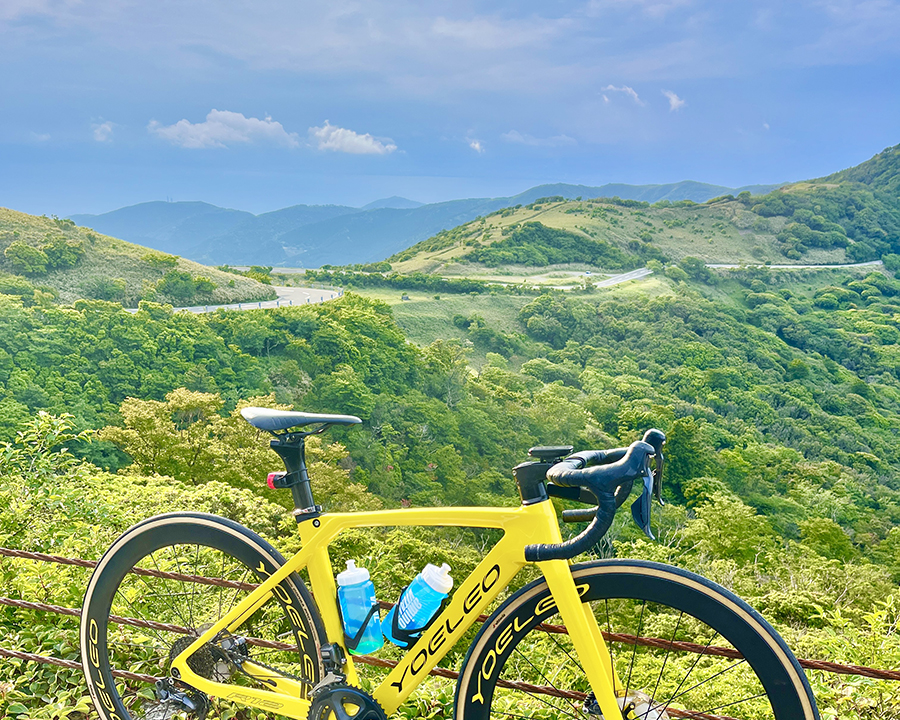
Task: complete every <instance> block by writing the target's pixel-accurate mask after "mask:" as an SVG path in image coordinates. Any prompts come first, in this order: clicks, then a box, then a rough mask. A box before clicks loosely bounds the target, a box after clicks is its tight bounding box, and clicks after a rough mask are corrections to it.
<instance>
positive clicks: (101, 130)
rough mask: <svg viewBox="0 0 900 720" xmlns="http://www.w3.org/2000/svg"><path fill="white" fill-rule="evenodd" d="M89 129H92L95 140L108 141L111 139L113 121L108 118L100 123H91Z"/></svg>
mask: <svg viewBox="0 0 900 720" xmlns="http://www.w3.org/2000/svg"><path fill="white" fill-rule="evenodd" d="M91 129H92V130H93V131H94V140H96V141H97V142H110V141H111V140H112V134H113V123H111V122H109V121H108V120H107V121H106V122H102V123H94V124H93V125H91Z"/></svg>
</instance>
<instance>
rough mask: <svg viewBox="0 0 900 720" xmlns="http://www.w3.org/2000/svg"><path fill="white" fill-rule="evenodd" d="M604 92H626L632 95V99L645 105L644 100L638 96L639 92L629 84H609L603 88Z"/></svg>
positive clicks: (629, 95)
mask: <svg viewBox="0 0 900 720" xmlns="http://www.w3.org/2000/svg"><path fill="white" fill-rule="evenodd" d="M603 92H620V93H625V94H626V95H627V96H628V97H630V98H631V99H632V100H634V101H635V102H636V103H637V104H638V105H644V101H643V100H641V99H640V98H639V97H638V94H637V93H636V92H635V90H634V88H630V87H628V86H627V85H623V86H622V87H616V86H615V85H607V86H606V87H605V88H603ZM604 97H605V96H604Z"/></svg>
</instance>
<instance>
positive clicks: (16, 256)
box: [3, 240, 48, 275]
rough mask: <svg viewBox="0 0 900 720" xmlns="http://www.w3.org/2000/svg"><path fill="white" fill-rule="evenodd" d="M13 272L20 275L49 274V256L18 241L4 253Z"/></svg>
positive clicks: (11, 244)
mask: <svg viewBox="0 0 900 720" xmlns="http://www.w3.org/2000/svg"><path fill="white" fill-rule="evenodd" d="M3 256H4V257H5V258H6V262H8V263H9V266H10V267H11V268H12V269H13V272H16V273H19V274H20V275H43V274H44V273H46V272H47V262H48V259H47V255H46V253H44V251H43V250H39V249H38V248H36V247H32V246H31V245H28V244H27V243H24V242H22V241H21V240H16V241H15V242H13V243H10V244H9V246H7V248H6V250H4V251H3Z"/></svg>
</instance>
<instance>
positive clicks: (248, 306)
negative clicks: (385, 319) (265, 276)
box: [126, 285, 344, 314]
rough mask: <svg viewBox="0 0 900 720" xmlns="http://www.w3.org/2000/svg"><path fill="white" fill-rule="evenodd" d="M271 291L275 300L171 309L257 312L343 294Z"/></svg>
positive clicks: (280, 288) (277, 287)
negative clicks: (275, 296) (276, 295)
mask: <svg viewBox="0 0 900 720" xmlns="http://www.w3.org/2000/svg"><path fill="white" fill-rule="evenodd" d="M272 289H273V290H275V292H276V293H278V297H277V298H276V299H275V300H262V301H260V302H243V303H231V304H229V305H191V306H190V307H177V308H172V309H173V311H174V312H192V313H198V314H202V313H211V312H215V311H216V310H258V309H260V308H263V309H265V308H277V307H286V306H289V305H312V304H314V303H320V302H326V301H328V300H334V299H335V298H337V297H340V296H341V295H343V294H344V291H343V290H340V289H338V290H320V289H318V288H303V287H285V286H283V285H273V286H272ZM126 310H127V311H128V312H130V313H136V312H137V308H126Z"/></svg>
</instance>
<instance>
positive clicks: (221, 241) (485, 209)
mask: <svg viewBox="0 0 900 720" xmlns="http://www.w3.org/2000/svg"><path fill="white" fill-rule="evenodd" d="M775 187H778V186H777V185H752V186H746V187H741V188H728V187H723V186H720V185H709V184H707V183H699V182H694V181H690V180H687V181H682V182H678V183H670V184H666V185H625V184H619V183H611V184H607V185H601V186H599V187H591V186H587V185H569V184H563V183H556V184H549V185H538V186H536V187H533V188H530V189H529V190H526V191H525V192H522V193H520V194H518V195H514V196H512V197H499V198H469V199H463V200H450V201H447V202H440V203H430V204H422V203H418V202H416V201H414V200H408V199H406V198H401V197H396V196H395V197H390V198H385V199H383V200H376V201H375V202H372V203H369V204H368V205H365V206H363V207H361V208H355V207H349V206H346V205H294V206H292V207H287V208H283V209H281V210H275V211H273V212H268V213H263V214H261V215H254V214H252V213H249V212H244V211H241V210H232V209H227V208H221V207H218V206H216V205H211V204H209V203H205V202H147V203H141V204H138V205H131V206H129V207H124V208H120V209H118V210H113V211H112V212H108V213H104V214H102V215H72V216H70V219H71V220H72V221H74V222H75V223H76V224H77V225H80V226H84V227H90V228H92V229H94V230H96V231H98V232H101V233H104V234H106V235H112V236H115V237H119V238H122V239H124V240H127V241H128V242H132V243H137V244H140V245H145V246H147V247H151V248H154V249H156V250H161V251H163V252H167V253H172V254H174V255H180V256H182V257H185V258H188V259H190V260H196V261H197V262H201V263H206V264H214V265H217V264H228V265H273V266H282V267H319V266H321V265H326V264H331V265H346V264H350V263H366V262H373V261H378V260H383V259H384V258H386V257H389V256H390V255H393V254H395V253H397V252H400V251H401V250H404V249H406V248H408V247H410V246H411V245H413V244H415V243H417V242H419V241H421V240H424V239H426V238H429V237H431V236H432V235H434V234H435V233H438V232H440V231H441V230H445V229H449V228H453V227H456V226H457V225H460V224H462V223H466V222H468V221H470V220H473V219H475V218H476V217H478V216H479V215H486V214H488V213H491V212H494V211H495V210H500V209H502V208H505V207H512V206H515V205H527V204H529V203H532V202H534V201H535V200H537V199H539V198H542V197H551V196H562V197H564V198H568V199H571V198H576V197H585V198H588V197H591V198H595V197H614V196H618V197H620V198H623V199H629V200H644V201H648V202H658V201H660V200H670V201H677V200H693V201H694V202H705V201H706V200H709V199H710V198H713V197H717V196H720V195H725V194H737V193H739V192H741V191H743V190H749V191H750V192H752V193H754V194H759V193H765V192H768V191H770V190H772V189H773V188H775Z"/></svg>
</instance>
